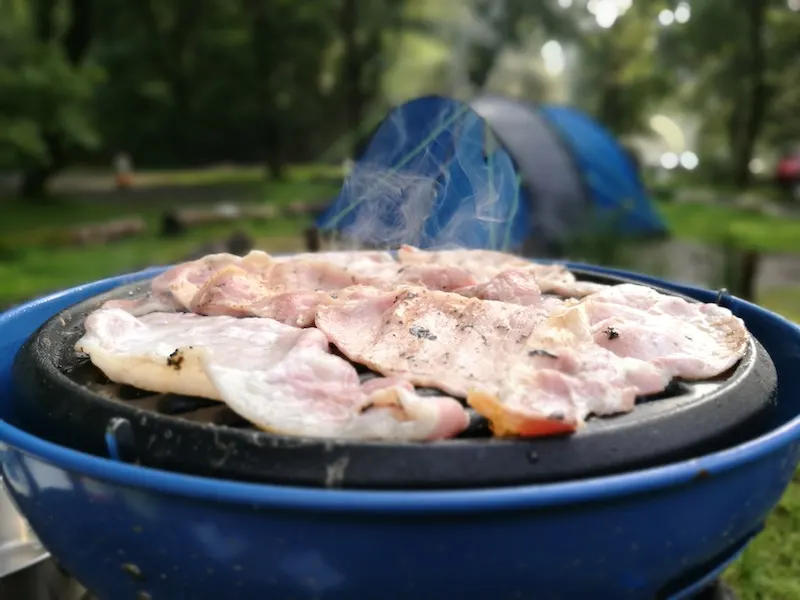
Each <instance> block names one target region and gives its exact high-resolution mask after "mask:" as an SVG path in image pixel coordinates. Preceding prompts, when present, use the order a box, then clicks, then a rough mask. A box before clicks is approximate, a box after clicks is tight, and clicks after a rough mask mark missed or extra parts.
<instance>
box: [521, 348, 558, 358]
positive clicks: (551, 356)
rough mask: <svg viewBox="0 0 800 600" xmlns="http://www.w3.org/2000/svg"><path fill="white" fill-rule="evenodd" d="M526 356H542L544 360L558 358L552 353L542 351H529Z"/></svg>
mask: <svg viewBox="0 0 800 600" xmlns="http://www.w3.org/2000/svg"><path fill="white" fill-rule="evenodd" d="M528 356H530V357H534V356H544V357H546V358H558V356H557V355H556V354H553V353H552V352H548V351H547V350H542V349H536V350H530V351H529V352H528Z"/></svg>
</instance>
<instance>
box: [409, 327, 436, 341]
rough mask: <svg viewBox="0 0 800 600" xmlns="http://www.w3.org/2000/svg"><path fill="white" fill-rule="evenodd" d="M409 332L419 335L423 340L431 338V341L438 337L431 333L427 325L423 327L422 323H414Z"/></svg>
mask: <svg viewBox="0 0 800 600" xmlns="http://www.w3.org/2000/svg"><path fill="white" fill-rule="evenodd" d="M408 332H409V333H410V334H411V335H413V336H415V337H418V338H419V339H421V340H431V341H433V340H435V339H436V335H435V334H433V333H431V330H430V329H428V328H427V327H421V326H420V325H413V326H412V327H411V328H410V329H409V330H408Z"/></svg>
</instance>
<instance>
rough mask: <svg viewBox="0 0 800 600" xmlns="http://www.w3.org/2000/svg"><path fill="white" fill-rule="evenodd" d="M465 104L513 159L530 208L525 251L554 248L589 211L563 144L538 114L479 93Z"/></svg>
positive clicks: (580, 224)
mask: <svg viewBox="0 0 800 600" xmlns="http://www.w3.org/2000/svg"><path fill="white" fill-rule="evenodd" d="M470 106H471V107H472V108H473V109H474V110H475V111H476V112H477V113H478V114H479V115H480V116H481V117H483V118H484V119H485V120H486V122H487V123H488V124H489V125H490V127H491V128H492V130H493V131H494V132H495V133H496V134H497V137H498V138H499V139H500V141H501V142H502V144H503V145H504V146H505V148H506V149H507V150H508V151H509V152H510V153H511V155H512V156H513V157H514V159H515V163H516V165H517V168H518V170H519V172H520V175H521V177H522V181H523V182H524V185H525V192H526V194H525V198H526V200H527V201H528V202H529V204H530V206H531V220H530V223H529V225H528V239H527V240H526V243H525V253H526V254H536V255H543V254H550V253H552V252H554V251H555V252H556V253H557V252H558V248H559V247H561V246H562V245H563V244H565V243H566V242H567V241H568V240H569V239H570V238H571V237H572V236H573V235H574V233H575V232H576V231H579V230H580V229H581V228H583V227H585V226H586V224H587V223H586V218H587V216H589V215H590V213H591V204H590V202H591V201H590V198H589V194H588V192H587V189H586V188H585V186H584V185H583V180H582V177H581V175H580V173H579V172H578V171H577V164H576V162H575V161H574V160H573V157H572V156H571V154H570V150H569V147H568V146H567V145H566V144H565V143H564V142H563V141H562V140H561V138H560V137H559V134H558V133H556V132H555V131H554V130H553V129H552V128H551V126H550V124H549V123H548V122H547V120H546V119H544V118H543V117H542V115H541V114H540V113H538V112H537V111H535V110H531V109H530V107H529V106H527V105H526V104H523V103H521V102H518V101H516V100H511V99H508V98H503V97H501V96H483V97H479V98H477V99H475V100H473V101H472V102H470Z"/></svg>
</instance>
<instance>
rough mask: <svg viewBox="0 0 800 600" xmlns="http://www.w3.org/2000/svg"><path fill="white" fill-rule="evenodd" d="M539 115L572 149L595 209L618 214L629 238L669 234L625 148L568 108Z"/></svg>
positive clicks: (548, 108) (549, 109)
mask: <svg viewBox="0 0 800 600" xmlns="http://www.w3.org/2000/svg"><path fill="white" fill-rule="evenodd" d="M539 112H540V113H541V114H542V116H544V118H545V119H547V120H548V121H549V122H550V123H551V124H552V126H553V127H554V128H555V129H556V130H558V132H559V133H560V135H561V136H562V137H563V139H564V140H565V141H566V143H567V145H568V146H569V147H570V148H571V149H572V153H573V157H574V158H575V160H576V162H577V163H578V170H579V171H580V172H581V174H582V176H583V181H584V182H585V184H586V186H587V187H588V188H589V190H590V193H591V196H592V199H593V202H594V204H595V206H596V207H597V208H598V209H600V210H602V211H608V212H612V213H615V214H616V216H618V218H617V219H616V223H615V227H616V228H618V229H619V230H620V233H621V234H625V235H659V234H665V233H666V232H667V227H666V225H665V224H664V221H663V220H662V218H661V216H660V215H659V214H658V212H657V211H656V209H655V206H654V205H653V202H652V200H651V199H650V197H649V195H648V194H647V190H646V189H645V187H644V184H643V183H642V181H641V179H640V178H639V173H638V171H637V169H636V165H635V164H634V162H633V161H632V160H631V157H630V156H629V155H628V153H627V152H626V151H625V148H624V147H623V146H622V145H621V144H620V143H619V142H618V141H617V140H616V138H614V136H613V135H611V133H610V132H609V131H608V130H607V129H605V128H604V127H603V126H602V125H600V123H598V122H597V121H595V120H594V119H592V118H591V117H589V116H588V115H586V114H585V113H582V112H580V111H579V110H576V109H574V108H571V107H568V106H555V105H544V106H541V107H539Z"/></svg>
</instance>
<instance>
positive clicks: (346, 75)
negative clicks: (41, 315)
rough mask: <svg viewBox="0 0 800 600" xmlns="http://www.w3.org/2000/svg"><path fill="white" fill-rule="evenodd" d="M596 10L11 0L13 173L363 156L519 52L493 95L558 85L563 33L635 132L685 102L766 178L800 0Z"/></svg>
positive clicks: (554, 5)
mask: <svg viewBox="0 0 800 600" xmlns="http://www.w3.org/2000/svg"><path fill="white" fill-rule="evenodd" d="M604 3H606V4H607V2H605V0H604ZM566 4H569V5H568V6H567V7H565V5H566ZM592 4H594V9H593V10H596V9H597V5H599V4H601V3H600V2H599V1H597V0H594V1H593V2H590V1H589V0H571V2H570V3H566V2H564V1H563V0H560V1H558V0H542V1H541V2H530V1H526V0H441V2H435V3H431V2H425V1H424V0H375V1H374V2H362V1H360V0H318V1H316V2H313V3H310V2H302V1H301V0H232V1H227V0H138V1H137V2H129V1H127V0H0V86H1V87H2V89H3V95H2V97H0V168H2V169H12V170H17V169H22V170H23V171H25V172H26V174H27V175H37V176H38V177H39V178H40V179H41V181H45V180H46V179H47V177H48V176H49V175H51V174H52V173H54V172H56V171H58V170H59V169H60V168H62V167H64V166H66V165H68V164H70V163H71V162H82V163H87V162H89V163H99V164H103V165H107V164H108V163H109V161H110V158H111V156H112V155H113V154H115V153H116V152H119V151H123V150H124V151H126V152H128V153H129V154H131V155H132V156H133V159H134V162H135V163H136V164H137V165H138V166H139V167H147V166H160V167H165V166H179V165H184V166H192V165H199V164H208V163H214V162H220V161H233V162H260V163H261V164H263V165H265V166H266V167H268V171H269V173H271V174H272V175H275V176H281V174H282V172H283V171H284V170H285V169H284V166H285V165H286V164H291V163H293V162H306V161H308V160H313V159H316V158H318V157H320V156H324V157H325V159H326V160H331V161H333V160H341V159H343V158H345V157H346V156H347V155H349V154H351V153H352V152H353V151H354V150H355V148H354V142H357V141H358V138H359V137H363V135H365V134H366V133H368V132H369V131H370V130H371V129H372V127H373V126H374V125H375V124H376V122H377V121H378V120H379V119H380V117H381V116H382V115H384V114H385V113H386V110H387V109H388V107H389V105H390V104H391V103H392V102H396V101H398V100H400V99H404V98H407V97H409V96H410V95H414V94H421V93H430V92H436V93H455V94H457V95H462V94H463V95H466V94H472V93H477V92H478V91H479V90H481V89H487V82H489V80H490V76H492V74H493V73H498V72H501V71H503V69H506V70H508V69H509V68H510V67H508V64H510V63H509V61H508V60H505V59H507V58H508V57H509V56H512V55H513V56H516V57H517V59H518V60H517V63H515V64H517V67H514V69H512V70H513V73H511V74H510V75H508V76H503V77H499V78H498V77H491V85H489V86H488V88H490V89H491V91H492V92H500V93H504V92H506V93H514V94H515V95H520V94H521V95H522V97H523V98H527V99H529V100H532V101H537V100H541V99H543V98H549V97H556V96H557V94H556V95H554V94H552V93H549V92H548V89H549V88H551V87H552V86H553V85H554V81H555V80H554V79H553V78H552V77H550V76H548V75H545V74H544V73H543V71H542V68H540V66H539V63H540V62H541V61H540V60H539V53H540V51H541V48H542V45H543V44H544V43H545V42H546V41H548V40H558V41H559V43H560V45H561V46H562V47H563V48H564V49H565V52H566V53H568V54H569V61H570V66H568V75H569V77H568V81H567V83H566V84H565V85H566V88H567V89H568V90H569V96H570V97H571V98H572V102H573V103H575V104H578V105H579V106H581V107H583V108H585V109H586V110H588V111H589V112H590V113H593V114H594V115H595V116H597V117H598V118H599V119H600V120H601V121H603V122H604V123H605V124H606V125H608V126H609V127H610V128H611V129H612V130H614V131H615V132H617V133H618V134H621V135H625V134H632V133H637V132H640V131H645V130H646V123H647V120H648V116H649V115H650V114H652V113H653V112H654V111H657V110H662V109H664V108H665V107H666V108H671V109H674V110H678V111H679V112H683V113H688V114H691V115H694V116H697V117H700V119H699V120H700V122H701V123H702V124H703V131H702V135H701V138H700V139H701V140H702V141H703V142H704V143H705V145H707V146H709V147H710V148H707V149H704V150H708V151H707V152H704V154H706V155H717V154H718V155H719V156H716V158H715V160H716V161H717V162H718V163H720V165H721V166H722V167H724V168H722V169H720V170H719V173H720V174H721V175H722V176H725V177H728V178H729V180H730V181H731V182H732V183H745V184H746V183H748V182H747V181H744V179H747V177H746V175H747V168H746V167H747V163H748V162H749V158H750V157H751V156H752V155H753V153H754V152H755V150H756V149H757V148H758V147H759V144H761V145H765V146H767V147H772V146H774V145H775V144H780V143H783V142H786V141H791V140H793V139H796V138H797V137H798V136H800V116H798V114H797V110H796V106H797V102H798V101H800V96H798V94H800V62H798V61H797V60H796V57H797V56H798V54H800V12H797V11H792V10H790V9H789V8H788V7H787V4H786V1H785V0H752V1H748V2H740V1H737V0H708V1H707V2H691V3H690V6H691V19H690V20H689V21H688V22H685V23H673V24H672V25H671V26H669V27H663V26H660V25H659V23H658V14H659V12H660V11H662V10H665V9H667V8H673V9H674V8H675V6H676V5H677V2H674V1H672V0H670V1H667V0H635V1H633V2H631V3H629V4H630V6H629V7H628V8H627V9H626V10H625V11H624V13H623V14H621V15H619V16H618V18H617V19H616V21H615V22H614V23H613V25H611V26H610V27H607V28H603V27H600V26H599V25H598V23H597V21H596V18H595V16H593V15H592V14H590V10H589V9H590V8H591V5H592ZM409 55H414V56H409ZM523 78H525V80H526V84H525V85H519V84H520V81H521V80H522V79H523ZM528 82H529V83H530V85H528ZM460 83H462V84H464V85H460ZM559 85H561V84H559ZM511 87H514V88H515V89H518V90H519V92H512V91H509V90H510V88H511ZM506 88H508V89H506ZM719 149H723V150H729V151H727V152H722V153H720V152H717V151H718V150H719ZM703 164H704V165H705V164H711V162H710V161H709V160H706V159H705V158H704V160H703ZM36 168H38V169H39V172H38V173H36V172H35V171H36ZM743 173H744V175H745V176H743V175H742V174H743ZM35 187H36V186H34V189H35Z"/></svg>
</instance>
